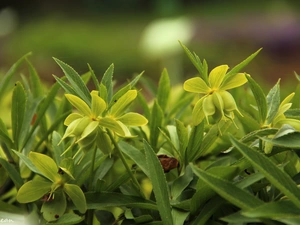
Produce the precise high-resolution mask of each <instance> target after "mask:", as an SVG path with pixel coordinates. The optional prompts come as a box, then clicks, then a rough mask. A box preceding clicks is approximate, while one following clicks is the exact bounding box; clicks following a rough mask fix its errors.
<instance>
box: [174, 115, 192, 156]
mask: <svg viewBox="0 0 300 225" xmlns="http://www.w3.org/2000/svg"><path fill="white" fill-rule="evenodd" d="M175 123H176V130H177V135H178V136H177V138H178V140H179V151H180V156H181V157H185V156H186V155H185V153H186V149H187V145H188V141H189V138H188V135H189V134H188V129H187V128H186V127H185V126H184V124H183V122H181V121H180V120H176V119H175ZM184 161H186V160H184Z"/></svg>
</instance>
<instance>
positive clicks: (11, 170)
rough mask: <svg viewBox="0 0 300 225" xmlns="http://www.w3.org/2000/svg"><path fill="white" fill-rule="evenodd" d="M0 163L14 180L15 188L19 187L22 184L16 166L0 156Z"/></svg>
mask: <svg viewBox="0 0 300 225" xmlns="http://www.w3.org/2000/svg"><path fill="white" fill-rule="evenodd" d="M0 165H1V166H2V167H4V169H5V170H6V172H7V174H8V175H9V177H10V179H11V180H12V181H13V182H14V184H15V186H16V188H17V189H19V188H20V187H21V186H22V184H23V179H22V177H21V176H20V173H18V171H17V170H16V168H15V167H14V166H13V165H12V164H11V163H9V162H7V161H6V160H5V159H3V158H0Z"/></svg>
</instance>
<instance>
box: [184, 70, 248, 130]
mask: <svg viewBox="0 0 300 225" xmlns="http://www.w3.org/2000/svg"><path fill="white" fill-rule="evenodd" d="M228 69H229V67H228V66H227V65H221V66H218V67H216V68H214V69H213V70H212V71H211V72H210V74H209V77H208V82H205V81H204V80H203V79H202V78H200V77H194V78H191V79H188V80H187V81H185V83H184V86H183V87H184V90H186V91H188V92H193V93H199V94H203V95H204V96H203V97H201V98H200V99H199V100H198V101H197V102H196V104H195V107H194V109H193V122H194V124H195V125H197V124H199V123H200V122H201V121H202V120H203V119H204V117H205V118H206V120H207V122H208V116H213V115H219V114H220V115H221V119H223V120H227V118H228V119H230V120H233V118H234V113H233V112H234V111H237V112H238V113H239V114H241V113H240V112H239V110H238V108H237V106H236V102H235V100H234V98H233V96H232V95H231V94H230V93H229V92H228V91H227V90H229V89H232V88H236V87H239V86H241V85H243V84H245V83H246V82H247V79H246V77H245V74H244V73H236V74H234V75H232V76H230V77H227V76H226V73H227V71H228Z"/></svg>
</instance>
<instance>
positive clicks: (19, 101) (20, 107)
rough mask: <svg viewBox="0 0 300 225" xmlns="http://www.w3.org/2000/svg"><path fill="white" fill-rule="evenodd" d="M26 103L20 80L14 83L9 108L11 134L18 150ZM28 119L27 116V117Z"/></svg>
mask: <svg viewBox="0 0 300 225" xmlns="http://www.w3.org/2000/svg"><path fill="white" fill-rule="evenodd" d="M26 105H27V96H26V92H25V90H24V88H23V86H22V84H21V83H20V82H17V83H16V84H15V88H14V90H13V96H12V109H11V124H12V134H13V135H12V136H13V140H14V142H15V146H16V148H17V149H18V150H19V147H20V146H19V144H20V142H21V140H20V139H21V132H22V124H23V120H24V115H25V110H26ZM27 119H28V118H27Z"/></svg>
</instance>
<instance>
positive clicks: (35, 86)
mask: <svg viewBox="0 0 300 225" xmlns="http://www.w3.org/2000/svg"><path fill="white" fill-rule="evenodd" d="M26 62H27V64H28V66H29V72H30V83H31V91H32V95H33V97H34V98H37V97H40V96H42V95H43V92H44V91H43V86H42V83H41V80H40V77H39V75H38V73H37V71H36V69H35V68H34V67H33V65H32V64H31V62H30V61H29V60H28V59H27V58H26Z"/></svg>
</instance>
